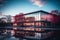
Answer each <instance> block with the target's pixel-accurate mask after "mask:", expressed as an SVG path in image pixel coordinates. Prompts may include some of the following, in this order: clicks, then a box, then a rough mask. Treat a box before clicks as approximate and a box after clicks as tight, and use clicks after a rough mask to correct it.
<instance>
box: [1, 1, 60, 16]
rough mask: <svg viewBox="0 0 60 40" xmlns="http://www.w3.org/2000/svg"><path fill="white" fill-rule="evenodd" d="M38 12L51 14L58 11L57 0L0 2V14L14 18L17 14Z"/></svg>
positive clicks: (58, 4) (59, 3)
mask: <svg viewBox="0 0 60 40" xmlns="http://www.w3.org/2000/svg"><path fill="white" fill-rule="evenodd" d="M38 10H44V11H47V12H51V11H52V10H59V11H60V1H59V0H0V14H1V13H2V14H3V15H12V16H15V15H16V14H19V13H29V12H34V11H38Z"/></svg>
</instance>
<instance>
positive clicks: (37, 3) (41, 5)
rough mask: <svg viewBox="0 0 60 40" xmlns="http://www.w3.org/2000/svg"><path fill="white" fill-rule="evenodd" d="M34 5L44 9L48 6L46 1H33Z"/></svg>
mask: <svg viewBox="0 0 60 40" xmlns="http://www.w3.org/2000/svg"><path fill="white" fill-rule="evenodd" d="M31 2H32V3H33V5H37V6H39V7H43V6H44V5H45V4H46V1H44V0H31Z"/></svg>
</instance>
